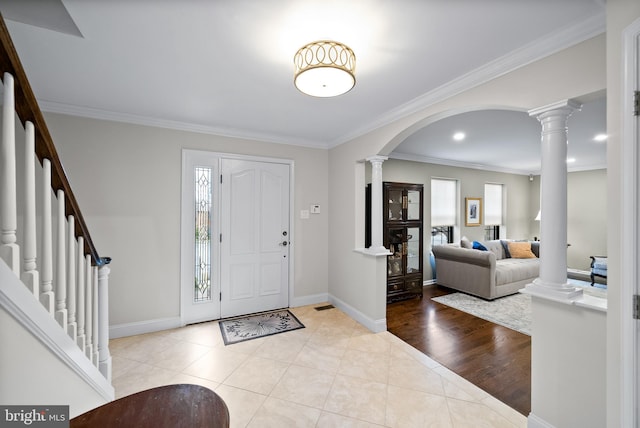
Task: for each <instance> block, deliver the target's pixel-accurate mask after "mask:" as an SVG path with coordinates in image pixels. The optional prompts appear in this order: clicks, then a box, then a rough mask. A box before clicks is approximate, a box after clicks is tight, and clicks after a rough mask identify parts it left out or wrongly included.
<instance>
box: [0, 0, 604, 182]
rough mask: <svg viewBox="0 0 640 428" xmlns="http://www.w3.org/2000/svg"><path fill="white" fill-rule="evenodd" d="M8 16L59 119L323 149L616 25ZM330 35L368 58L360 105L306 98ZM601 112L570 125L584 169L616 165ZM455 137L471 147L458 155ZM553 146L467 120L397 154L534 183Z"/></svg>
mask: <svg viewBox="0 0 640 428" xmlns="http://www.w3.org/2000/svg"><path fill="white" fill-rule="evenodd" d="M45 5H46V6H45ZM65 9H66V11H67V12H68V14H67V16H66V17H65V16H64V15H65V13H64V11H65ZM0 11H2V13H3V14H4V16H5V18H7V20H8V22H7V26H8V28H9V31H10V33H11V36H12V38H13V40H14V44H15V45H16V48H17V51H18V54H19V55H20V57H21V60H22V62H23V65H24V67H25V69H26V72H27V75H28V76H29V79H30V81H31V84H32V87H33V89H34V92H35V94H36V96H37V98H38V100H39V102H40V103H41V106H42V109H43V110H45V111H53V112H61V113H69V114H75V115H80V116H87V117H96V118H104V119H111V120H120V121H125V122H132V123H141V124H148V125H153V126H161V127H168V128H175V129H185V130H191V131H196V132H205V133H215V134H221V135H228V136H236V137H242V138H255V139H260V140H264V141H269V142H276V143H286V144H296V145H304V146H312V147H321V148H330V147H334V146H336V145H339V144H341V143H343V142H345V141H348V140H349V139H351V138H354V137H355V136H358V135H362V134H363V133H365V132H368V131H371V130H373V129H376V128H377V127H379V126H382V125H384V124H386V123H389V122H391V121H393V120H395V119H398V118H400V117H403V116H405V115H407V114H410V113H412V112H415V111H417V110H418V109H421V108H424V107H425V106H428V105H429V104H431V103H433V102H436V101H438V100H441V99H443V98H446V97H447V96H450V95H452V94H453V93H456V92H459V91H460V90H464V89H466V88H469V87H471V86H473V85H477V84H479V83H481V82H483V81H486V80H488V79H490V78H492V77H495V76H497V75H500V74H502V73H504V72H507V71H509V70H512V69H514V68H516V67H518V66H520V65H524V64H526V63H529V62H531V61H533V60H536V59H538V58H541V57H544V56H546V55H548V54H550V53H553V52H556V51H558V50H560V49H563V48H566V47H568V46H570V45H572V44H575V43H578V42H580V41H583V40H586V39H588V38H590V37H593V36H595V35H597V34H600V33H602V32H603V31H604V28H605V4H604V0H562V1H559V0H482V1H480V0H455V1H451V0H400V1H388V0H361V1H349V2H347V1H344V0H342V1H338V0H270V1H266V0H183V1H170V0H136V1H126V0H112V1H106V0H62V2H61V3H60V0H0ZM69 17H70V18H71V19H68V18H69ZM78 34H81V35H78ZM318 39H334V40H338V41H340V42H343V43H345V44H347V45H348V46H350V47H351V48H352V49H353V50H354V51H355V54H356V58H357V66H356V79H357V83H356V86H355V88H354V89H353V90H352V91H350V92H348V93H347V94H344V95H342V96H339V97H336V98H331V99H318V98H313V97H309V96H306V95H303V94H302V93H300V92H298V91H297V90H296V89H295V87H294V86H293V55H294V53H295V52H296V51H297V49H298V48H300V47H301V46H302V45H304V44H306V43H308V42H310V41H313V40H318ZM592 104H593V105H590V104H585V106H584V108H583V110H582V111H581V112H578V113H575V114H574V116H573V117H572V118H571V119H570V126H569V128H570V136H569V138H570V146H569V152H570V155H573V156H575V157H576V159H577V161H576V163H575V164H574V165H575V167H576V168H578V167H579V168H586V167H589V168H591V167H593V166H597V165H604V162H602V161H603V153H605V151H604V150H605V149H604V147H605V144H602V143H600V144H597V145H596V144H590V143H589V139H590V138H592V135H591V134H592V133H594V132H604V123H605V119H604V100H603V99H600V100H598V101H595V102H593V103H592ZM578 124H580V126H578ZM582 126H584V129H583V128H581V127H582ZM453 129H455V130H458V129H459V130H464V131H465V132H466V133H467V139H466V140H465V141H464V142H463V143H456V144H453V143H451V138H450V133H451V130H453ZM539 136H540V127H539V124H537V122H536V120H535V119H532V118H529V117H528V115H527V114H526V113H522V112H519V113H518V112H504V111H503V112H500V111H485V112H475V113H465V114H463V115H459V116H456V117H453V118H447V119H444V120H442V121H440V122H436V123H434V124H432V125H430V126H428V127H427V128H425V129H423V130H421V131H419V132H418V133H417V134H414V135H413V136H411V137H409V139H408V140H407V141H406V142H405V143H403V144H402V145H401V146H399V147H398V148H397V149H396V151H395V152H394V153H393V154H392V155H393V156H394V157H401V158H410V157H411V158H414V159H416V158H419V159H422V160H428V161H434V160H437V159H439V160H441V162H449V163H451V164H461V165H475V166H479V165H481V166H482V167H489V168H494V169H499V170H500V169H502V170H508V171H512V172H520V173H527V174H528V173H530V172H535V171H537V170H538V169H539ZM574 142H575V144H574ZM582 149H585V150H587V149H588V151H585V152H584V157H583V152H582ZM572 151H574V153H572ZM487 154H488V156H487ZM536 156H537V158H536Z"/></svg>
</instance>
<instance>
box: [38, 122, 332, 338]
mask: <svg viewBox="0 0 640 428" xmlns="http://www.w3.org/2000/svg"><path fill="white" fill-rule="evenodd" d="M46 120H47V124H48V126H49V129H50V131H51V134H52V136H53V139H54V141H56V144H57V147H58V150H59V152H60V158H61V160H62V162H63V164H64V165H65V168H66V171H67V173H68V175H69V180H70V182H71V186H72V187H73V189H74V192H75V193H76V197H77V199H78V203H79V204H80V206H81V207H82V210H83V214H84V216H85V220H86V222H87V224H88V227H89V229H90V230H91V233H92V237H93V240H94V243H95V244H96V246H97V248H98V251H99V252H100V255H101V256H110V257H112V258H113V262H112V268H111V276H110V293H109V299H110V313H109V316H110V324H111V325H112V326H113V325H122V324H129V323H136V322H149V321H154V320H163V319H168V318H169V319H172V318H175V317H179V315H180V201H181V199H180V191H181V167H182V163H181V162H182V149H183V148H188V149H198V150H208V151H212V152H225V153H237V154H250V155H255V156H265V157H273V158H284V159H292V160H293V161H294V163H295V164H294V168H295V170H294V172H295V176H294V186H295V187H294V192H295V193H294V212H295V213H299V212H300V210H301V209H309V205H310V204H312V203H319V204H321V208H322V212H321V214H319V215H313V216H311V217H310V218H309V219H308V220H301V219H300V218H299V217H300V216H299V215H296V216H295V221H294V225H293V226H294V230H293V233H294V234H295V235H294V241H293V249H294V250H293V251H294V266H295V277H294V278H293V282H292V284H293V287H294V295H295V297H296V298H297V299H300V300H299V302H302V303H304V302H305V300H304V299H311V300H313V299H320V301H326V293H327V275H328V273H327V272H328V264H327V254H328V233H329V232H328V215H327V213H328V211H329V209H330V207H329V203H328V194H327V190H328V189H327V181H328V177H327V175H328V170H329V169H328V152H327V150H319V149H311V148H303V147H295V146H289V145H284V144H282V145H281V144H269V143H261V142H253V141H247V140H240V139H233V138H227V137H221V136H213V135H206V134H197V133H191V132H183V131H173V130H167V129H161V128H153V127H146V126H139V125H131V124H124V123H116V122H109V121H102V120H95V119H84V118H78V117H72V116H65V115H59V114H47V115H46ZM294 304H295V302H294Z"/></svg>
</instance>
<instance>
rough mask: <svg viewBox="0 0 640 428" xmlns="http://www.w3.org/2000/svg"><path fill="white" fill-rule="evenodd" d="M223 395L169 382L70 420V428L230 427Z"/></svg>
mask: <svg viewBox="0 0 640 428" xmlns="http://www.w3.org/2000/svg"><path fill="white" fill-rule="evenodd" d="M228 426H229V410H228V409H227V405H226V404H225V402H224V401H222V398H220V396H218V394H216V393H215V392H213V391H212V390H210V389H208V388H205V387H203V386H200V385H187V384H180V385H167V386H160V387H158V388H152V389H148V390H146V391H142V392H138V393H136V394H132V395H129V396H126V397H122V398H120V399H118V400H115V401H112V402H110V403H107V404H105V405H103V406H100V407H97V408H95V409H93V410H91V411H89V412H87V413H83V414H82V415H79V416H76V417H75V418H73V419H71V421H70V427H71V428H82V427H86V428H110V427H136V428H144V427H150V428H151V427H153V428H163V427H166V428H178V427H185V428H187V427H189V428H191V427H193V428H197V427H211V428H213V427H215V428H218V427H225V428H226V427H228Z"/></svg>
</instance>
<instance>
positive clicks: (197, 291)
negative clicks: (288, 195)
mask: <svg viewBox="0 0 640 428" xmlns="http://www.w3.org/2000/svg"><path fill="white" fill-rule="evenodd" d="M194 188H195V195H194V201H195V209H194V212H195V226H196V227H195V251H194V254H195V257H194V261H195V270H194V272H195V288H194V294H193V300H194V302H207V301H210V300H211V199H212V183H211V168H206V167H196V168H195V186H194Z"/></svg>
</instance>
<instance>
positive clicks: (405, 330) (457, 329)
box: [387, 285, 531, 416]
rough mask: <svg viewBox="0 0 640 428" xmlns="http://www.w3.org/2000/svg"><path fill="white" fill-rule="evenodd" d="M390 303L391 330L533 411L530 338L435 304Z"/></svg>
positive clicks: (429, 289) (440, 290)
mask: <svg viewBox="0 0 640 428" xmlns="http://www.w3.org/2000/svg"><path fill="white" fill-rule="evenodd" d="M453 292H454V291H453V290H450V289H448V288H445V287H442V286H438V285H428V286H425V287H424V298H423V299H411V300H405V301H401V302H395V303H390V304H388V305H387V330H388V331H389V332H391V333H392V334H394V335H396V336H398V337H399V338H400V339H402V340H404V341H405V342H407V343H408V344H410V345H411V346H413V347H414V348H416V349H419V350H420V351H422V352H423V353H424V354H426V355H428V356H429V357H431V358H432V359H434V360H436V361H437V362H438V363H440V364H442V365H443V366H445V367H447V368H448V369H450V370H452V371H453V372H455V373H457V374H458V375H460V376H462V377H463V378H465V379H467V380H468V381H469V382H471V383H473V384H474V385H476V386H478V387H480V388H481V389H483V390H484V391H486V392H488V393H489V394H491V395H493V396H494V397H496V398H497V399H499V400H500V401H502V402H503V403H505V404H507V405H509V406H510V407H512V408H514V409H516V410H517V411H519V412H520V413H522V414H523V415H525V416H527V415H529V412H530V411H531V337H530V336H527V335H526V334H522V333H519V332H517V331H514V330H511V329H509V328H506V327H502V326H500V325H497V324H493V323H491V322H489V321H485V320H483V319H481V318H477V317H474V316H473V315H469V314H467V313H465V312H462V311H459V310H457V309H453V308H450V307H448V306H445V305H442V304H440V303H437V302H434V301H432V300H431V298H432V297H436V296H441V295H444V294H449V293H453Z"/></svg>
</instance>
